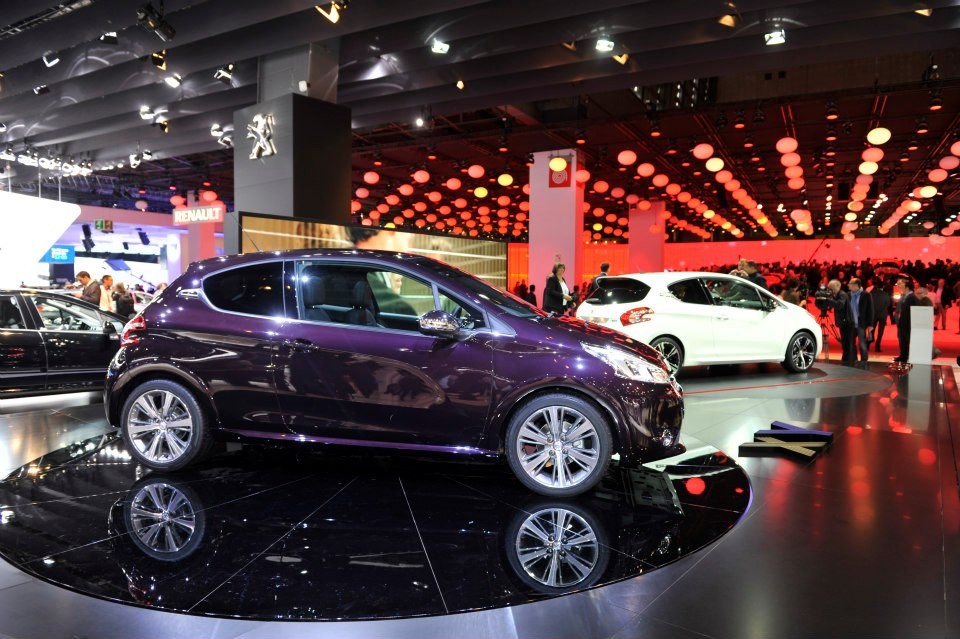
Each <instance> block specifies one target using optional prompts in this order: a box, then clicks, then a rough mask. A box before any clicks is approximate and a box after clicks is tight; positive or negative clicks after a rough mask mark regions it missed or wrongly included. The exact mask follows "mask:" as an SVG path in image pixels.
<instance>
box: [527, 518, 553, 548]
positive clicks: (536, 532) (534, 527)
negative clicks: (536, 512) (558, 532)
mask: <svg viewBox="0 0 960 639" xmlns="http://www.w3.org/2000/svg"><path fill="white" fill-rule="evenodd" d="M523 532H524V533H525V534H527V535H530V536H531V537H535V538H536V539H537V540H538V541H539V542H540V543H543V544H546V543H549V541H550V533H549V532H547V531H546V530H545V529H544V527H543V522H541V521H540V518H539V517H536V516H534V517H531V518H529V519H527V521H526V522H525V524H524V528H523Z"/></svg>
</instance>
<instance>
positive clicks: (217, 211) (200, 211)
mask: <svg viewBox="0 0 960 639" xmlns="http://www.w3.org/2000/svg"><path fill="white" fill-rule="evenodd" d="M223 209H224V207H222V206H198V207H195V208H192V209H174V210H173V223H174V224H175V225H177V226H185V225H187V224H198V223H199V224H206V223H211V222H223Z"/></svg>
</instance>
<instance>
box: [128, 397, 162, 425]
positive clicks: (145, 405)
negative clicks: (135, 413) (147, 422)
mask: <svg viewBox="0 0 960 639" xmlns="http://www.w3.org/2000/svg"><path fill="white" fill-rule="evenodd" d="M133 405H134V407H135V408H137V409H138V410H139V411H140V412H141V413H143V414H145V415H147V416H148V417H149V418H150V419H160V414H159V413H158V412H157V409H156V408H154V407H153V404H152V403H151V402H150V400H149V399H147V395H141V396H140V397H138V398H137V401H135V402H134V403H133Z"/></svg>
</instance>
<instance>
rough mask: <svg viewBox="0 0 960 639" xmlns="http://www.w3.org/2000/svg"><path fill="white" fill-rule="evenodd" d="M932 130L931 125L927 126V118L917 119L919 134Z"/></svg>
mask: <svg viewBox="0 0 960 639" xmlns="http://www.w3.org/2000/svg"><path fill="white" fill-rule="evenodd" d="M929 131H930V127H928V126H927V119H926V118H920V119H919V120H917V135H924V134H926V133H928V132H929Z"/></svg>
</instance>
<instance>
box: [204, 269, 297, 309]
mask: <svg viewBox="0 0 960 639" xmlns="http://www.w3.org/2000/svg"><path fill="white" fill-rule="evenodd" d="M203 292H204V294H205V295H206V296H207V299H208V300H210V303H211V304H213V305H214V306H216V307H217V308H219V309H222V310H224V311H233V312H235V313H246V314H248V315H262V316H264V317H283V263H282V262H268V263H266V264H251V265H250V266H242V267H240V268H235V269H231V270H229V271H224V272H222V273H216V274H214V275H211V276H209V277H207V278H206V279H205V280H204V281H203Z"/></svg>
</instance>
